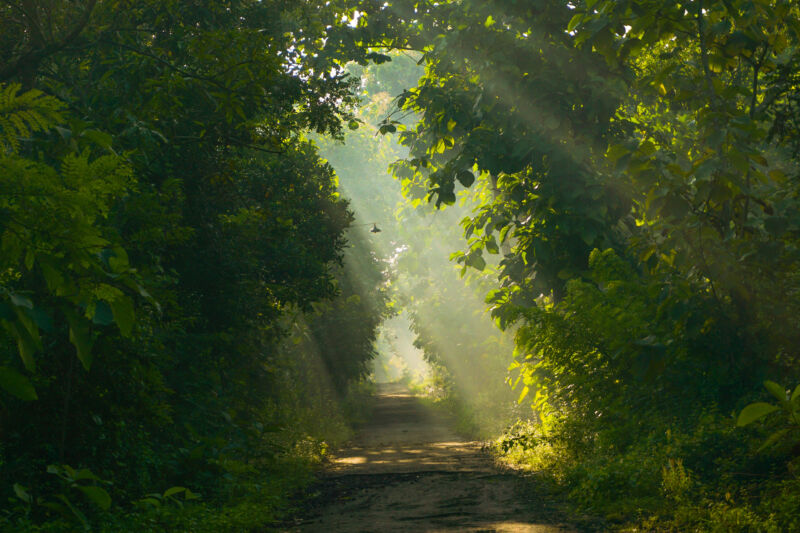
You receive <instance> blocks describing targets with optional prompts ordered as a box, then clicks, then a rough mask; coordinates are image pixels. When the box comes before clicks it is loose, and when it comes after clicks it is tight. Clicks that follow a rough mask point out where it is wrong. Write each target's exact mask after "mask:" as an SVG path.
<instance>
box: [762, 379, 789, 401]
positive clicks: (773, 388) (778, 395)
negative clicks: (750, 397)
mask: <svg viewBox="0 0 800 533" xmlns="http://www.w3.org/2000/svg"><path fill="white" fill-rule="evenodd" d="M764 388H765V389H767V390H768V391H769V393H770V394H772V395H773V396H774V397H775V399H776V400H778V401H779V402H781V403H782V404H785V403H786V389H784V388H783V387H782V386H781V385H778V384H777V383H775V382H774V381H769V380H767V381H765V382H764Z"/></svg>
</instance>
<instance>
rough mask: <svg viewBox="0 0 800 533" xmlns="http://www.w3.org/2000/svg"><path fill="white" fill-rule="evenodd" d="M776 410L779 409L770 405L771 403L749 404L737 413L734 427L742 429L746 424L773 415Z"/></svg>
mask: <svg viewBox="0 0 800 533" xmlns="http://www.w3.org/2000/svg"><path fill="white" fill-rule="evenodd" d="M777 410H779V407H778V406H776V405H772V404H771V403H765V402H756V403H751V404H750V405H748V406H747V407H745V408H744V409H742V412H741V413H739V417H738V418H737V419H736V425H737V426H739V427H742V426H746V425H748V424H752V423H753V422H755V421H756V420H759V419H761V418H763V417H765V416H767V415H768V414H770V413H774V412H775V411H777Z"/></svg>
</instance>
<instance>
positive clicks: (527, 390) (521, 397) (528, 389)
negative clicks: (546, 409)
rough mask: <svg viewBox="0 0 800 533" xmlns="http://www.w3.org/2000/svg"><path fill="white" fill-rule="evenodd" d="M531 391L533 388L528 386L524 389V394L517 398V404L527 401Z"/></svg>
mask: <svg viewBox="0 0 800 533" xmlns="http://www.w3.org/2000/svg"><path fill="white" fill-rule="evenodd" d="M530 391H531V388H530V387H528V386H527V385H526V386H525V387H524V388H523V389H522V392H520V394H519V398H517V403H522V400H524V399H525V396H527V395H528V393H529V392H530Z"/></svg>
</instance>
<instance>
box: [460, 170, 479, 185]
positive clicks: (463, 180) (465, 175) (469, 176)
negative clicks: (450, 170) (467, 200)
mask: <svg viewBox="0 0 800 533" xmlns="http://www.w3.org/2000/svg"><path fill="white" fill-rule="evenodd" d="M456 179H457V180H458V182H459V183H460V184H461V185H463V186H464V187H469V186H470V185H472V184H473V183H475V175H474V174H473V173H472V172H470V171H469V170H462V171H461V172H459V173H458V174H456Z"/></svg>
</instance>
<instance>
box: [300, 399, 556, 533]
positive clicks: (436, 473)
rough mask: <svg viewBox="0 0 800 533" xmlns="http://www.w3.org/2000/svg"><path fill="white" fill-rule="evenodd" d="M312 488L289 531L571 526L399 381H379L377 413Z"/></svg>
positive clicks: (541, 530)
mask: <svg viewBox="0 0 800 533" xmlns="http://www.w3.org/2000/svg"><path fill="white" fill-rule="evenodd" d="M314 492H315V494H314V495H313V497H311V498H310V499H309V500H308V501H307V504H306V510H305V515H304V516H302V517H299V518H298V519H297V520H296V522H295V524H293V525H292V526H290V527H287V528H285V529H284V531H298V532H301V531H302V532H306V531H308V532H312V531H314V532H317V531H322V532H326V533H335V532H342V533H344V532H347V533H357V532H390V531H409V532H417V531H419V532H431V533H433V532H446V531H466V532H470V531H472V532H479V531H480V532H508V533H512V532H514V533H517V532H518V533H522V532H536V533H551V532H564V531H569V529H567V528H566V527H564V526H560V525H558V513H557V512H556V511H554V509H553V508H552V506H551V505H549V504H548V502H547V501H546V499H543V498H541V496H540V493H541V491H537V490H535V488H534V487H533V486H532V484H531V482H530V481H528V480H523V479H521V478H520V477H518V476H517V475H515V474H513V473H508V472H499V471H498V470H497V469H496V468H495V467H494V465H493V464H492V461H491V458H490V457H488V456H487V455H486V454H484V453H483V452H482V451H481V446H480V443H479V442H471V441H465V440H463V439H461V438H459V437H458V436H457V435H456V434H455V433H454V432H453V431H452V428H451V424H450V423H449V420H448V419H447V418H446V417H444V416H443V415H441V414H439V413H437V412H435V411H434V410H433V409H431V408H429V407H428V406H426V405H425V404H424V403H423V402H422V401H420V399H419V398H417V397H415V396H413V395H412V394H410V393H409V392H408V391H407V390H406V389H405V388H404V387H402V386H401V385H398V384H384V385H381V386H379V389H378V394H377V395H376V396H375V398H374V406H373V409H372V414H371V417H370V420H369V421H368V422H367V423H366V424H365V425H364V426H362V427H361V428H360V430H359V432H358V434H357V435H356V438H355V439H354V441H353V442H352V443H351V445H350V446H347V447H345V448H344V449H342V450H340V451H339V452H338V453H337V454H336V455H335V456H334V457H333V459H332V461H331V465H330V467H329V468H328V469H327V470H326V471H325V472H324V473H323V475H322V477H321V480H320V482H319V483H318V484H317V485H316V487H315V488H314Z"/></svg>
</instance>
